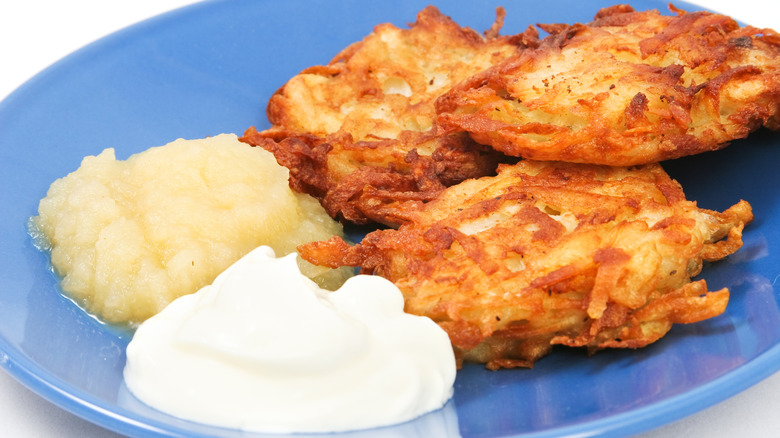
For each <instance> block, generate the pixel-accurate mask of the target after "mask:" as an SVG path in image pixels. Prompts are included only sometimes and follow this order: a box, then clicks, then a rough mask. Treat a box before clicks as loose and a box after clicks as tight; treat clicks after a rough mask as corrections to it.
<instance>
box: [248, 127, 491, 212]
mask: <svg viewBox="0 0 780 438" xmlns="http://www.w3.org/2000/svg"><path fill="white" fill-rule="evenodd" d="M401 137H402V139H400V140H399V139H393V140H384V141H374V142H370V144H369V143H368V142H361V143H354V142H352V141H351V139H350V138H349V136H343V135H332V136H329V137H327V138H321V137H317V136H313V135H299V136H294V137H287V138H285V139H284V140H281V141H279V142H276V141H273V140H270V139H268V138H265V137H263V134H262V133H259V132H257V131H256V130H254V129H249V130H247V132H245V133H244V136H243V137H241V141H244V142H246V143H249V144H251V145H254V146H262V147H263V148H264V149H266V150H268V151H269V152H271V153H273V154H274V156H275V157H276V159H277V161H278V162H279V164H281V165H283V166H285V167H287V168H288V169H290V186H291V187H292V188H293V189H295V190H296V191H298V192H300V193H308V194H310V195H312V196H315V197H317V198H318V199H319V200H320V203H321V204H322V206H323V207H324V208H325V210H326V211H327V212H328V214H329V215H330V216H331V217H334V218H338V219H344V220H346V221H349V222H352V223H356V224H366V223H371V222H376V223H381V224H385V225H389V226H397V225H398V223H397V222H396V220H395V218H394V217H393V216H392V211H393V209H394V207H395V206H396V205H397V204H398V203H399V202H403V201H406V200H412V199H413V200H419V201H430V200H431V199H433V198H435V197H436V195H438V194H439V192H440V191H441V190H442V189H444V188H445V187H447V186H449V185H452V184H456V183H458V182H460V181H463V180H466V179H468V178H473V177H476V176H484V175H492V174H495V169H496V167H497V166H498V163H500V162H501V161H503V160H504V159H505V158H506V157H504V156H502V155H501V154H499V153H497V152H496V151H494V150H492V149H490V148H488V147H487V146H482V145H478V144H477V143H475V142H474V141H473V140H471V138H469V137H468V136H467V135H465V134H463V133H460V134H453V135H446V136H437V135H433V134H432V133H431V132H412V131H407V132H405V133H403V134H402V136H401Z"/></svg>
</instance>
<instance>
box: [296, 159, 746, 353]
mask: <svg viewBox="0 0 780 438" xmlns="http://www.w3.org/2000/svg"><path fill="white" fill-rule="evenodd" d="M405 207H406V208H405V209H403V210H402V211H400V212H398V213H397V217H399V218H401V219H402V220H403V221H404V224H403V225H401V227H400V228H399V229H398V230H379V231H375V232H372V233H369V234H368V235H367V236H366V237H365V238H364V239H363V241H362V242H361V243H360V244H358V245H355V246H349V245H347V244H345V243H344V242H343V241H341V240H340V239H332V240H330V241H327V242H315V243H311V244H307V245H304V246H302V247H300V248H299V251H300V253H301V255H302V257H303V258H305V259H306V260H308V261H310V262H312V263H315V264H322V265H325V266H331V267H335V266H344V265H348V266H360V267H361V268H362V269H363V271H364V272H366V273H373V274H377V275H381V276H383V277H386V278H388V279H390V280H391V281H393V282H394V283H395V284H396V285H398V287H399V288H400V289H401V290H402V291H403V293H404V295H405V299H406V311H408V312H411V313H414V314H419V315H426V316H429V317H430V318H432V319H433V320H434V321H436V322H437V323H439V324H440V326H441V327H443V328H444V329H445V330H446V331H447V332H448V333H449V335H450V339H451V341H452V343H453V345H454V347H455V349H456V351H457V353H458V355H459V357H460V358H461V359H463V360H468V361H477V362H484V363H487V364H488V367H490V368H498V367H511V366H530V365H531V364H533V362H534V361H535V360H537V359H538V358H539V357H541V356H543V355H545V354H547V353H548V352H549V350H550V348H551V346H552V345H554V344H562V345H569V346H579V347H586V348H588V349H589V350H591V351H596V350H599V349H602V348H618V347H619V348H637V347H641V346H644V345H647V344H648V343H651V342H654V341H655V340H657V339H659V338H660V337H662V336H663V335H664V334H665V333H666V332H667V331H668V330H669V328H670V327H671V326H672V324H674V323H689V322H695V321H700V320H703V319H706V318H710V317H713V316H716V315H718V314H720V313H721V312H723V310H724V309H725V306H726V303H727V302H728V291H727V290H722V291H717V292H708V291H707V287H706V284H705V283H704V281H703V280H699V281H697V282H691V278H692V277H693V276H695V275H697V274H698V273H699V271H700V270H701V267H702V262H703V260H717V259H720V258H723V257H725V256H726V255H728V254H730V253H732V252H734V251H736V250H737V249H738V248H739V247H740V246H741V232H742V229H743V227H744V225H745V224H746V223H748V222H749V221H750V220H752V212H751V210H750V205H749V204H748V203H747V202H744V201H741V202H740V203H738V204H736V205H735V206H734V207H732V208H730V209H728V210H727V211H725V212H723V213H719V212H715V211H710V210H705V209H700V208H698V207H696V204H695V203H693V202H691V201H687V200H686V199H685V196H684V194H683V192H682V189H681V188H680V186H679V184H677V183H676V182H675V181H674V180H672V179H670V178H669V176H668V175H667V174H666V173H665V172H664V171H663V169H662V168H661V167H660V166H659V165H657V164H653V165H647V166H641V167H637V168H613V167H606V166H594V165H578V164H565V163H552V162H534V161H522V162H520V163H518V164H515V165H511V166H509V165H507V166H502V167H501V168H500V170H499V174H498V175H497V176H495V177H485V178H480V179H476V180H469V181H465V182H463V183H460V184H458V185H456V186H453V187H450V188H447V189H445V190H443V191H442V192H441V193H440V194H439V196H438V197H437V198H436V199H435V200H433V201H430V202H428V203H426V204H422V203H416V202H413V201H410V202H408V203H407V204H405Z"/></svg>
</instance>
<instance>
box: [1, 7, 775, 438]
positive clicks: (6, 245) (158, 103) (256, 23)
mask: <svg viewBox="0 0 780 438" xmlns="http://www.w3.org/2000/svg"><path fill="white" fill-rule="evenodd" d="M427 3H428V0H425V1H412V0H403V1H393V2H389V1H383V2H366V1H361V0H328V1H311V0H307V1H295V0H287V1H284V2H279V1H253V0H238V1H217V2H206V3H201V4H196V5H193V6H191V7H187V8H184V9H181V10H177V11H174V12H172V13H169V14H165V15H162V16H159V17H157V18H154V19H152V20H148V21H145V22H143V23H141V24H138V25H135V26H133V27H130V28H128V29H126V30H123V31H120V32H118V33H116V34H113V35H111V36H109V37H107V38H105V39H102V40H100V41H98V42H96V43H94V44H92V45H90V46H87V47H85V48H84V49H82V50H80V51H78V52H76V53H74V54H72V55H71V56H69V57H67V58H66V59H64V60H63V61H61V62H59V63H57V64H55V65H53V66H52V67H50V68H49V69H47V70H45V71H44V72H42V73H41V74H39V75H38V76H36V77H35V78H33V79H32V80H31V81H29V82H28V83H26V84H25V85H23V86H22V87H21V88H20V89H18V90H17V91H16V92H14V93H12V94H11V95H10V96H9V97H8V98H7V99H6V100H4V101H3V102H2V103H0V166H2V172H0V187H2V191H0V211H2V215H0V220H1V221H2V223H1V225H0V284H2V288H1V289H0V365H2V366H3V367H4V368H5V369H6V370H7V371H8V372H9V373H10V374H11V375H13V376H15V377H16V378H17V379H19V380H20V381H21V382H23V383H24V384H25V385H27V386H28V387H30V388H31V389H32V390H34V391H35V392H37V393H38V394H40V395H42V396H43V397H45V398H46V399H48V400H50V401H52V402H54V403H55V404H57V405H59V406H61V407H63V408H65V409H67V410H69V411H71V412H73V413H75V414H76V415H79V416H82V417H84V418H86V419H88V420H90V421H93V422H95V423H97V424H100V425H102V426H104V427H106V428H108V429H111V430H114V431H117V432H120V433H123V434H126V435H130V436H166V437H167V436H188V437H202V436H213V435H223V436H228V437H238V436H241V437H247V436H249V437H251V436H254V435H251V434H243V433H241V432H238V431H232V430H224V429H217V428H213V427H207V426H203V425H198V424H194V423H190V422H186V421H182V420H178V419H176V418H173V417H170V416H167V415H164V414H161V413H158V412H156V411H153V410H151V409H149V408H147V407H145V406H144V405H143V404H141V403H139V402H137V401H136V400H135V399H134V398H133V397H132V396H130V395H129V394H128V392H127V390H126V389H125V387H124V386H123V383H122V369H123V367H124V363H125V353H124V352H125V346H126V345H127V343H128V341H129V336H130V335H129V334H127V333H123V332H120V331H117V330H112V329H111V328H108V327H105V326H103V325H101V324H100V323H98V322H97V321H96V320H94V319H93V318H91V317H90V316H88V315H87V314H85V313H84V312H83V311H82V310H81V309H79V308H78V307H77V306H76V305H75V304H74V303H72V302H71V301H70V300H68V299H66V298H64V297H63V296H62V295H61V294H60V293H59V290H58V288H57V285H56V278H55V277H54V275H53V274H52V273H51V271H50V269H49V264H48V263H49V262H48V259H47V256H46V255H45V254H42V253H41V252H39V251H37V250H36V249H35V247H34V246H33V244H32V242H31V239H30V238H29V236H28V235H27V232H26V228H25V222H26V221H27V219H28V218H29V217H30V216H32V215H34V214H36V211H37V204H38V201H39V200H40V199H41V198H42V197H43V196H44V195H45V193H46V190H47V189H48V186H49V184H51V182H52V181H54V180H55V179H57V178H59V177H62V176H64V175H66V174H67V173H69V172H71V171H73V170H75V169H76V168H77V167H78V166H79V163H80V161H81V159H82V157H84V156H86V155H95V154H97V153H99V152H100V151H101V150H103V149H104V148H106V147H113V148H115V149H116V151H117V155H118V157H119V158H126V157H127V156H129V155H130V154H132V153H136V152H140V151H142V150H145V149H147V148H149V147H151V146H158V145H162V144H165V143H168V142H169V141H172V140H174V139H176V138H180V137H183V138H201V137H205V136H209V135H216V134H219V133H223V132H233V133H241V132H243V131H244V130H245V129H246V128H247V127H249V126H253V125H254V126H257V127H258V128H264V127H267V126H268V122H267V120H266V117H265V105H266V102H267V101H268V98H269V97H270V95H271V93H273V92H274V91H275V90H276V89H277V88H278V87H279V86H281V85H282V84H283V83H284V82H285V81H286V80H287V79H288V78H290V77H291V76H292V75H294V74H296V73H298V72H299V71H300V70H301V69H303V68H305V67H307V66H310V65H314V64H323V63H326V62H327V61H329V60H330V58H331V57H332V56H333V55H335V54H336V53H337V52H338V51H339V50H340V49H341V48H343V47H345V46H346V45H348V44H349V43H352V42H354V41H357V40H359V39H361V38H362V37H363V36H365V35H367V34H368V33H369V32H371V30H372V28H373V26H374V25H376V24H378V23H382V22H392V23H394V24H396V25H398V26H405V25H406V23H410V22H413V21H414V20H415V15H416V13H417V12H418V11H419V10H421V9H423V7H425V6H426V5H427ZM500 3H505V6H506V9H507V19H506V23H505V26H504V33H517V32H520V31H522V30H523V29H525V28H526V26H528V24H530V23H545V22H547V23H551V22H575V21H590V20H591V19H592V17H593V15H594V14H595V13H596V10H597V7H598V6H597V5H598V2H582V1H579V0H566V1H561V2H558V3H556V7H554V8H552V7H549V4H547V3H545V2H507V1H501V2H500ZM498 4H499V2H493V1H485V2H474V1H467V0H462V1H447V2H441V4H440V5H439V7H440V9H441V10H442V11H443V12H444V13H445V14H447V15H450V16H452V17H453V18H454V19H455V21H457V22H458V23H460V24H462V25H466V26H469V27H472V28H474V29H476V30H479V31H481V30H484V29H487V28H488V27H489V26H490V24H491V23H492V22H493V20H494V18H495V6H497V5H498ZM606 5H607V4H606V3H604V4H602V6H606ZM633 5H634V6H635V7H636V8H637V9H646V8H658V9H660V10H662V11H665V10H666V5H665V4H663V3H662V2H655V1H635V2H633ZM682 6H683V7H684V6H685V5H682ZM778 143H780V137H778V136H777V135H773V134H772V133H770V132H767V131H759V132H757V133H756V134H755V135H753V136H751V138H750V139H748V140H745V141H736V142H734V143H733V144H732V145H731V146H730V147H728V148H726V149H724V150H722V151H718V152H713V153H708V154H704V155H701V156H696V157H691V158H686V159H680V160H675V161H673V162H669V163H666V165H665V167H666V168H667V169H668V171H669V172H670V173H671V174H672V176H673V177H675V178H677V179H678V180H679V181H680V182H681V183H682V185H683V187H685V189H686V193H687V195H688V197H689V198H691V199H695V200H697V201H698V202H699V205H700V206H701V207H704V208H710V209H718V210H722V209H725V208H727V207H728V206H730V205H732V204H734V203H736V202H737V201H738V200H739V199H746V200H748V201H750V202H751V203H752V204H753V207H754V211H755V214H756V220H755V222H754V223H752V224H751V225H750V226H749V227H748V228H747V230H746V233H745V235H744V241H745V245H744V247H743V248H742V249H741V250H740V251H739V252H738V253H736V254H735V255H734V256H732V257H729V258H728V259H727V260H724V261H721V262H718V263H715V264H710V265H707V266H706V267H705V270H704V274H703V277H704V278H706V279H707V281H708V282H709V284H710V288H711V289H718V288H721V287H726V286H727V287H729V288H731V291H732V294H731V296H732V298H731V302H730V304H729V307H728V309H727V311H726V312H725V314H723V315H722V316H720V317H718V318H714V319H711V320H708V321H706V322H703V323H699V324H691V325H685V326H676V327H674V328H673V330H672V331H671V332H670V333H669V335H668V336H666V337H665V338H663V339H662V340H661V341H659V342H657V343H655V344H653V345H651V346H649V347H647V348H644V349H641V350H637V351H606V352H602V353H599V354H597V355H595V356H593V357H590V358H588V357H586V356H585V354H584V353H583V352H581V351H579V350H565V349H561V350H556V351H555V352H554V353H553V354H552V355H550V356H548V357H546V358H544V359H543V360H541V361H540V362H538V364H537V365H536V367H535V368H534V369H532V370H527V369H517V370H503V371H499V372H490V371H487V370H485V369H484V368H483V367H482V366H479V365H467V366H465V367H464V368H463V369H462V370H461V371H460V373H459V375H458V378H457V381H456V385H455V396H454V398H453V400H451V401H450V402H449V403H448V404H447V405H446V406H445V408H444V409H442V410H440V411H437V412H435V413H432V414H429V415H427V416H425V417H422V418H420V419H418V420H416V421H413V422H410V423H407V424H404V425H400V426H395V427H389V428H385V429H381V431H379V432H381V433H382V434H383V435H382V436H399V437H408V436H420V437H429V436H436V435H439V436H455V435H458V434H460V435H462V436H464V437H496V436H519V437H543V436H559V435H567V434H578V436H593V435H607V436H621V435H630V434H635V433H638V432H641V431H645V430H648V429H650V428H653V427H657V426H660V425H662V424H665V423H668V422H670V421H673V420H675V419H678V418H681V417H683V416H685V415H688V414H691V413H693V412H696V411H698V410H701V409H703V408H705V407H707V406H709V405H711V404H713V403H716V402H718V401H720V400H723V399H725V398H727V397H729V396H731V395H733V394H735V393H737V392H738V391H741V390H743V389H745V388H747V387H748V386H750V385H752V384H754V383H756V382H758V381H759V380H761V379H763V378H764V377H766V376H768V375H770V374H771V373H773V372H774V371H776V370H777V369H778V368H780V346H778V344H779V343H780V310H778V293H777V292H776V291H775V289H774V283H775V281H776V280H777V278H778V275H780V259H779V257H778V253H776V252H775V251H777V250H778V249H780V235H778V230H780V227H779V226H778V225H780V223H778V221H776V220H775V219H776V218H778V217H780V216H779V215H778V199H779V197H778V194H777V186H778V183H777V176H776V175H777V163H778V160H779V159H780V145H778ZM377 432H378V431H370V432H357V433H353V434H348V435H349V436H363V435H371V436H376V434H377Z"/></svg>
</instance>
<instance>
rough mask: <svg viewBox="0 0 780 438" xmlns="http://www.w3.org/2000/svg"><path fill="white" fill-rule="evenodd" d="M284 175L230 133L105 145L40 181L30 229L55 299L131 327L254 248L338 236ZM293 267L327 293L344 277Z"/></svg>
mask: <svg viewBox="0 0 780 438" xmlns="http://www.w3.org/2000/svg"><path fill="white" fill-rule="evenodd" d="M287 179H288V171H287V169H285V168H284V167H282V166H279V165H278V164H277V163H276V160H275V159H274V157H273V155H272V154H270V153H269V152H266V151H265V150H263V149H261V148H256V147H250V146H248V145H246V144H244V143H241V142H239V141H238V139H237V138H236V136H235V135H232V134H223V135H219V136H216V137H210V138H206V139H199V140H181V139H180V140H176V141H174V142H172V143H169V144H167V145H165V146H160V147H153V148H151V149H148V150H147V151H145V152H142V153H139V154H136V155H133V156H131V157H129V158H128V159H127V160H125V161H122V160H117V159H116V158H115V155H114V150H113V149H106V150H104V151H103V152H102V153H101V154H99V155H97V156H89V157H86V158H84V160H83V161H82V163H81V166H80V167H79V169H78V170H76V171H75V172H73V173H71V174H69V175H67V176H66V177H64V178H61V179H58V180H57V181H55V182H54V183H53V184H52V185H51V187H50V188H49V191H48V193H47V195H46V197H45V198H44V199H43V200H41V202H40V204H39V207H38V216H35V217H33V218H32V219H31V221H30V222H31V232H32V233H33V234H34V235H35V237H36V239H37V241H38V242H39V243H40V245H41V246H42V247H43V248H44V249H46V250H50V251H51V261H52V265H53V267H54V269H55V271H56V273H57V274H58V275H59V276H61V279H62V280H61V287H62V290H63V291H64V292H65V293H66V294H67V295H69V296H70V297H72V298H73V299H74V300H75V301H77V302H78V303H79V304H81V305H82V306H84V307H85V308H86V309H87V310H88V311H90V312H92V313H93V314H95V315H96V316H98V317H100V318H101V319H103V320H105V321H107V322H111V323H130V324H135V323H139V322H142V321H144V320H145V319H147V318H149V317H150V316H152V315H154V314H156V313H158V312H159V311H160V310H162V309H163V308H164V307H165V306H166V305H167V304H168V303H170V302H171V301H173V300H174V299H176V298H178V297H180V296H182V295H186V294H190V293H193V292H196V291H197V290H198V289H200V288H201V287H203V286H205V285H208V284H210V283H211V282H212V281H213V280H214V278H215V277H216V276H217V275H218V274H219V273H221V272H222V271H223V270H225V269H226V268H227V267H228V266H230V265H231V264H232V263H233V262H235V261H237V260H238V259H239V258H241V257H242V256H244V255H245V254H247V253H248V252H250V251H251V250H253V249H254V248H256V247H258V246H260V245H268V246H270V247H272V248H273V249H274V250H275V251H276V252H277V253H278V254H279V255H285V254H289V253H291V252H294V251H295V248H296V246H297V245H300V244H302V243H305V242H310V241H314V240H325V239H328V238H330V237H331V236H334V235H342V233H343V230H342V227H341V225H340V224H339V223H338V222H336V221H334V220H333V219H331V218H330V217H329V216H328V215H327V214H326V213H325V210H324V209H323V208H322V207H321V206H320V204H319V203H318V202H317V200H315V199H314V198H312V197H310V196H309V195H304V194H299V193H296V192H293V191H292V190H291V189H290V188H289V185H288V180H287ZM298 263H299V265H300V267H301V270H302V272H303V273H304V274H305V275H306V276H308V277H309V278H311V279H313V280H314V281H316V282H317V283H318V284H319V285H320V286H322V287H324V288H327V289H331V290H333V289H336V288H337V287H339V286H340V285H341V284H342V283H343V281H344V280H345V279H346V278H348V277H349V276H351V274H352V271H351V270H349V269H340V270H330V269H327V268H322V267H317V266H314V265H311V264H309V263H307V262H305V261H302V260H300V258H299V259H298Z"/></svg>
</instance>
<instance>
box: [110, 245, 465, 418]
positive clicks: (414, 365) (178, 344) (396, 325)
mask: <svg viewBox="0 0 780 438" xmlns="http://www.w3.org/2000/svg"><path fill="white" fill-rule="evenodd" d="M295 257H296V255H295V254H290V255H288V256H286V257H282V258H275V254H274V251H273V250H272V249H271V248H269V247H265V246H263V247H260V248H258V249H255V250H253V251H252V252H250V253H249V254H247V255H246V256H244V257H243V258H241V259H240V260H239V261H238V262H236V263H235V264H233V265H232V266H230V267H229V268H228V269H227V270H226V271H225V272H223V273H222V274H220V275H219V276H218V277H217V278H216V279H215V280H214V283H213V284H212V285H209V286H205V287H204V288H203V289H201V290H200V291H198V292H196V293H194V294H191V295H186V296H183V297H181V298H179V299H177V300H175V301H174V302H172V303H171V304H170V305H169V306H168V307H166V308H165V309H164V310H163V311H162V312H161V313H159V314H157V315H155V316H153V317H151V318H149V319H148V320H146V321H145V322H144V323H143V324H141V326H140V327H139V328H138V330H137V331H136V333H135V336H134V337H133V340H132V341H131V342H130V344H129V345H128V347H127V365H126V367H125V371H124V376H125V382H126V384H127V387H128V389H129V390H130V391H131V392H132V393H133V394H135V395H136V396H137V397H138V398H139V399H140V400H142V401H144V402H146V403H147V404H149V405H150V406H152V407H155V408H157V409H160V410H162V411H165V412H168V413H171V414H173V415H176V416H178V417H181V418H186V419H190V420H194V421H197V422H201V423H207V424H212V425H216V426H224V427H231V428H237V429H244V430H248V431H257V432H276V433H294V432H336V431H346V430H354V429H364V428H369V427H379V426H385V425H389V424H395V423H401V422H404V421H408V420H411V419H413V418H416V417H418V416H420V415H423V414H425V413H427V412H430V411H433V410H437V409H439V408H441V407H442V406H444V404H445V403H446V402H447V400H449V398H450V397H451V396H452V392H453V383H454V381H455V373H456V368H455V358H454V355H453V351H452V347H451V346H450V341H449V338H448V337H447V334H446V333H445V332H444V331H443V330H442V329H441V328H440V327H439V326H437V325H436V324H435V323H433V321H431V320H430V319H428V318H424V317H419V316H415V315H410V314H407V313H404V311H403V307H404V301H403V296H402V295H401V292H400V291H399V290H398V288H397V287H395V286H394V285H393V284H392V283H390V282H389V281H387V280H385V279H383V278H381V277H377V276H366V275H363V276H356V277H352V278H350V279H349V280H347V281H346V283H344V285H343V287H341V288H340V289H338V290H337V291H335V292H330V291H326V290H322V289H320V288H319V287H318V286H317V285H316V284H315V283H313V282H312V281H310V280H309V279H308V278H306V277H305V276H303V275H301V273H300V271H299V270H298V266H297V264H296V262H295Z"/></svg>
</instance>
